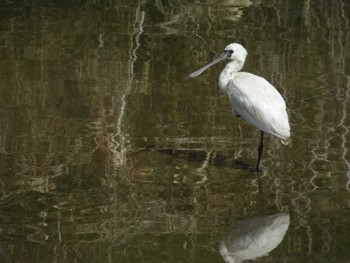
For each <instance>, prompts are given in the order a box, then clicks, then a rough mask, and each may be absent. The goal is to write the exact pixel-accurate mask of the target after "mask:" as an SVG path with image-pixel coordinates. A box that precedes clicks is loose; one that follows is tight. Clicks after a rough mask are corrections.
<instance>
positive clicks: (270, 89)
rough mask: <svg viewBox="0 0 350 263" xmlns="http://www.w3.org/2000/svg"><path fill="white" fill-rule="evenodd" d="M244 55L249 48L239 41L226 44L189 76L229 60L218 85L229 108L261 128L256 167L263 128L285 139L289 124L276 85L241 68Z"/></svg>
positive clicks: (260, 148) (286, 139)
mask: <svg viewBox="0 0 350 263" xmlns="http://www.w3.org/2000/svg"><path fill="white" fill-rule="evenodd" d="M247 55H248V52H247V51H246V49H245V48H244V47H243V46H242V45H240V44H237V43H232V44H229V45H228V46H227V47H226V48H225V50H224V52H223V53H222V54H221V55H220V56H219V57H218V58H217V59H215V60H214V61H213V62H211V63H209V64H208V65H206V66H204V67H202V68H200V69H199V70H197V71H195V72H193V73H192V74H191V75H190V77H191V78H194V77H196V76H198V75H199V74H201V73H202V72H203V71H204V70H206V69H207V68H209V67H210V66H212V65H214V64H216V63H218V62H220V61H222V60H224V59H228V60H229V62H228V63H227V64H226V66H225V68H224V69H223V71H222V72H221V74H220V77H219V86H220V88H221V89H222V90H224V91H225V92H226V93H227V95H228V97H229V98H230V102H231V107H232V112H233V113H234V114H235V115H239V116H241V117H242V118H243V119H244V120H246V121H247V122H248V123H249V124H251V125H253V126H255V127H256V128H258V129H259V130H261V140H260V146H259V149H258V151H259V155H258V162H257V166H256V170H257V171H258V170H259V163H260V157H261V154H262V149H263V134H264V132H267V133H270V134H272V135H273V136H275V137H277V138H279V139H281V140H282V141H288V139H289V138H290V127H289V121H288V115H287V111H286V104H285V102H284V100H283V98H282V96H281V95H280V93H279V92H278V91H277V90H276V89H275V87H274V86H272V85H271V84H270V83H269V82H268V81H267V80H265V79H264V78H262V77H259V76H256V75H254V74H251V73H248V72H241V71H240V70H241V69H242V67H243V65H244V62H245V59H246V57H247Z"/></svg>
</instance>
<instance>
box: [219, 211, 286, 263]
mask: <svg viewBox="0 0 350 263" xmlns="http://www.w3.org/2000/svg"><path fill="white" fill-rule="evenodd" d="M288 227H289V215H288V214H286V213H279V214H275V215H268V216H257V217H253V218H247V219H243V220H237V221H235V222H234V223H233V224H232V226H231V227H230V228H229V230H228V231H227V233H225V234H224V235H223V237H222V238H221V241H220V245H219V250H220V254H221V256H222V257H223V258H224V260H225V262H227V263H235V262H241V261H243V260H248V259H255V258H257V257H261V256H264V255H266V254H267V253H269V252H270V251H272V250H273V249H275V248H276V247H277V246H278V245H279V244H280V243H281V242H282V240H283V238H284V235H285V234H286V232H287V229H288Z"/></svg>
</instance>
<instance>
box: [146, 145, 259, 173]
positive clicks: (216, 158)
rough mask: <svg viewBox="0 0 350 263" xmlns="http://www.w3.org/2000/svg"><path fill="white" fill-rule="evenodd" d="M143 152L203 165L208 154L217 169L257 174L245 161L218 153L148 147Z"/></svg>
mask: <svg viewBox="0 0 350 263" xmlns="http://www.w3.org/2000/svg"><path fill="white" fill-rule="evenodd" d="M142 151H154V152H159V153H162V154H166V155H169V156H171V157H173V158H178V159H183V160H186V161H187V162H193V163H203V162H204V161H205V160H206V159H207V158H208V154H210V157H209V158H210V161H209V164H210V165H212V166H215V167H228V168H233V169H237V170H242V171H247V172H255V167H254V165H252V164H250V163H248V162H246V161H243V160H232V157H230V156H228V155H227V154H222V153H220V152H218V151H213V152H212V153H210V152H209V151H204V150H197V149H180V150H179V149H174V148H171V147H163V148H158V147H147V148H145V149H142ZM252 163H253V162H252Z"/></svg>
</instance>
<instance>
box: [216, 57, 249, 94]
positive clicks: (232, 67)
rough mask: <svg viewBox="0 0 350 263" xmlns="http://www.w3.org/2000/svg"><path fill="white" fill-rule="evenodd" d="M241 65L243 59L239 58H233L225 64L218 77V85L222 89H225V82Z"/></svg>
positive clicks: (231, 77) (232, 76) (233, 75)
mask: <svg viewBox="0 0 350 263" xmlns="http://www.w3.org/2000/svg"><path fill="white" fill-rule="evenodd" d="M243 65H244V61H239V60H233V61H230V62H228V63H227V64H226V66H225V68H224V69H223V71H221V74H220V78H219V86H220V88H221V89H222V90H224V91H226V89H227V87H226V86H227V83H228V82H229V80H231V79H233V78H234V77H235V74H236V73H237V72H238V71H240V70H241V69H242V68H243Z"/></svg>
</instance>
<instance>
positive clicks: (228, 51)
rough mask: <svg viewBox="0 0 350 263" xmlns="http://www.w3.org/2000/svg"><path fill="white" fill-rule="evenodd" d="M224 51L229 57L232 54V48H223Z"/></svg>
mask: <svg viewBox="0 0 350 263" xmlns="http://www.w3.org/2000/svg"><path fill="white" fill-rule="evenodd" d="M225 53H226V54H227V57H229V58H230V57H231V56H232V54H233V50H232V49H230V50H225Z"/></svg>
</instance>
